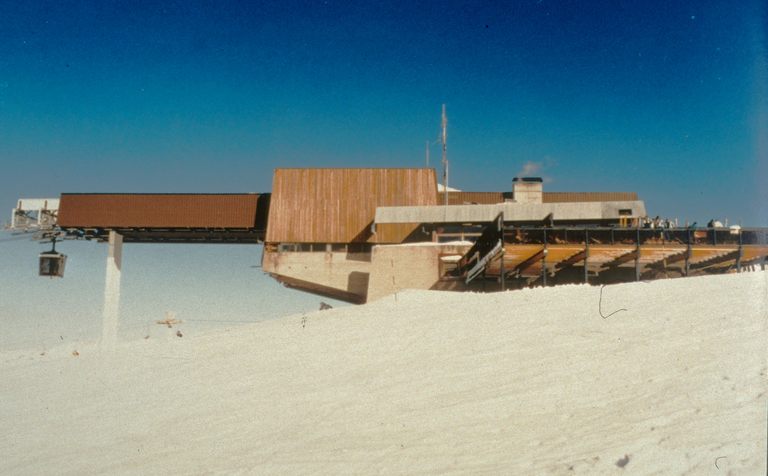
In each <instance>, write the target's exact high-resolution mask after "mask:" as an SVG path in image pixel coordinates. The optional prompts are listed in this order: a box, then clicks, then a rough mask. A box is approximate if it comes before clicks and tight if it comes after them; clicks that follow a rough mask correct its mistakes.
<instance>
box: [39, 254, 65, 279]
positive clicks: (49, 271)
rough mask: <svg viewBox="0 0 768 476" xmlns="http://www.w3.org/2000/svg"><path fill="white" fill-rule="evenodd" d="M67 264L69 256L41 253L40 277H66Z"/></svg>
mask: <svg viewBox="0 0 768 476" xmlns="http://www.w3.org/2000/svg"><path fill="white" fill-rule="evenodd" d="M66 263H67V255H63V254H61V253H57V252H55V251H46V252H45V253H40V272H39V274H40V276H50V277H52V278H54V277H57V278H62V277H64V266H65V265H66Z"/></svg>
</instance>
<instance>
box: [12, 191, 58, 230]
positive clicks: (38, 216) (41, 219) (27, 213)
mask: <svg viewBox="0 0 768 476" xmlns="http://www.w3.org/2000/svg"><path fill="white" fill-rule="evenodd" d="M58 213H59V199H58V198H20V199H19V200H18V201H17V203H16V208H14V209H13V211H12V213H11V225H10V229H11V230H17V231H26V230H45V229H49V228H53V227H54V226H55V225H56V217H57V215H58Z"/></svg>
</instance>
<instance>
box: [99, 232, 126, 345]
mask: <svg viewBox="0 0 768 476" xmlns="http://www.w3.org/2000/svg"><path fill="white" fill-rule="evenodd" d="M122 260H123V235H121V234H119V233H117V232H115V231H110V232H109V252H108V254H107V273H106V279H105V281H104V308H103V327H102V331H101V347H102V349H105V350H109V349H113V348H114V346H115V344H116V343H117V329H118V324H119V317H120V269H121V267H122Z"/></svg>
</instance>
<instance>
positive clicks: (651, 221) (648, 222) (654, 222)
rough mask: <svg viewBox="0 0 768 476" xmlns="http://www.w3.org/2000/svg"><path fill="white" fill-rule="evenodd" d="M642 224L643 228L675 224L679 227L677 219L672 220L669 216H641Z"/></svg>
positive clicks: (668, 226)
mask: <svg viewBox="0 0 768 476" xmlns="http://www.w3.org/2000/svg"><path fill="white" fill-rule="evenodd" d="M640 225H641V226H642V227H643V228H672V226H673V225H674V226H675V227H677V220H675V221H674V222H672V221H671V220H670V219H669V218H663V219H662V218H660V217H659V216H658V215H656V218H651V217H648V216H644V217H641V218H640Z"/></svg>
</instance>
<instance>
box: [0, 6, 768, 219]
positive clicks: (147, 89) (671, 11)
mask: <svg viewBox="0 0 768 476" xmlns="http://www.w3.org/2000/svg"><path fill="white" fill-rule="evenodd" d="M766 25H768V12H766V6H765V2H764V1H763V0H745V1H744V2H726V1H696V2H694V1H678V2H669V1H656V0H651V1H646V2H634V1H593V2H588V1H581V2H577V1H562V2H556V1H550V0H532V1H513V2H451V1H445V2H434V3H432V2H411V1H408V2H346V1H331V0H329V1H317V2H291V1H285V2H263V3H259V2H204V3H203V2H192V1H178V2H139V1H126V2H114V1H99V2H95V1H94V2H86V1H77V2H71V1H55V2H42V1H41V2H11V1H2V0H0V176H2V177H3V181H2V188H0V212H2V210H8V213H9V212H10V208H12V207H13V204H14V200H15V199H16V198H17V197H22V196H27V197H55V196H58V195H59V194H60V193H61V192H89V191H93V192H105V191H117V192H248V191H254V192H263V191H269V189H270V188H271V176H272V170H273V169H274V168H275V167H285V166H368V167H385V166H399V167H402V166H421V165H423V164H424V146H425V141H426V140H428V139H434V138H436V137H437V133H438V127H439V119H440V117H439V116H440V105H441V104H442V103H446V104H447V107H448V115H449V159H450V160H451V166H452V169H451V176H452V180H451V185H453V186H456V187H459V188H462V189H465V190H496V191H499V190H509V189H510V187H511V179H512V177H514V176H515V175H516V174H518V173H519V172H521V171H522V170H523V169H524V168H525V164H528V167H527V168H528V170H529V171H530V170H532V169H536V168H538V173H539V174H541V175H544V176H545V177H547V180H548V183H547V184H546V187H547V189H548V190H552V191H560V190H562V191H571V190H574V191H575V190H620V191H624V190H628V191H637V192H639V193H640V195H641V198H643V199H645V200H646V205H647V207H648V210H649V213H651V214H652V215H656V214H658V215H662V216H669V217H673V218H674V217H679V218H680V219H681V220H690V221H694V220H697V221H698V222H699V223H705V222H706V221H707V220H709V219H710V218H713V217H716V218H720V219H724V218H728V219H729V221H730V222H732V223H735V222H739V221H740V222H742V224H744V225H751V226H768V209H766V205H765V204H766V203H768V193H767V192H766V188H768V187H765V184H764V182H765V179H764V177H766V176H768V165H766V162H768V139H766V138H768V65H767V63H766V62H767V60H766V57H767V56H768V54H767V50H766ZM432 152H433V154H432V157H433V159H436V158H437V157H438V154H439V150H438V148H437V147H434V148H433V149H432ZM435 163H436V161H435ZM9 214H10V213H9ZM0 220H3V221H4V220H5V218H2V215H0Z"/></svg>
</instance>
